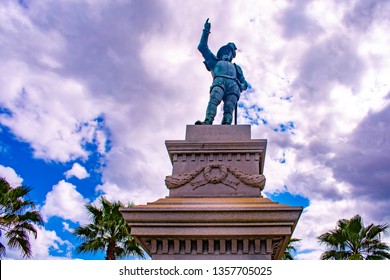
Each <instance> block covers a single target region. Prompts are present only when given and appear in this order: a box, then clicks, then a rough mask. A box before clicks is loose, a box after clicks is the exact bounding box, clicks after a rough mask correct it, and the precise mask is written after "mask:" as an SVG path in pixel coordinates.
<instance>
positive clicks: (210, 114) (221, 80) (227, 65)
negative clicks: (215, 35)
mask: <svg viewBox="0 0 390 280" xmlns="http://www.w3.org/2000/svg"><path fill="white" fill-rule="evenodd" d="M210 30H211V23H210V22H209V19H207V20H206V22H205V24H204V29H203V33H202V37H201V39H200V43H199V46H198V50H199V51H200V52H201V53H202V56H203V57H204V59H205V61H204V64H205V66H206V69H207V70H208V71H210V72H211V75H212V76H213V84H212V85H211V88H210V100H209V103H208V105H207V110H206V117H205V120H204V121H203V122H202V121H197V122H196V123H195V124H196V125H211V124H213V121H214V117H215V115H216V114H217V107H218V105H219V104H220V103H221V101H223V119H222V124H227V125H229V124H231V123H232V120H233V111H234V109H235V108H236V110H237V107H236V105H237V101H238V100H239V99H240V93H241V92H242V91H243V90H246V89H247V88H248V83H247V82H246V81H245V78H244V74H243V72H242V69H241V67H240V66H238V65H237V64H235V63H233V62H232V60H233V58H235V57H236V50H237V47H236V45H235V44H234V43H228V44H226V45H225V46H222V47H221V48H220V49H219V50H218V52H217V55H214V54H213V53H212V52H211V51H210V49H209V47H208V38H209V34H210Z"/></svg>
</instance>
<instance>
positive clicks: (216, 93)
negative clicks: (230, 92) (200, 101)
mask: <svg viewBox="0 0 390 280" xmlns="http://www.w3.org/2000/svg"><path fill="white" fill-rule="evenodd" d="M223 93H224V91H223V89H222V87H220V86H214V87H213V88H212V90H211V92H210V100H209V104H208V105H207V110H206V119H205V120H204V124H212V123H213V121H214V118H215V115H216V114H217V107H218V105H219V104H220V103H221V101H222V97H223Z"/></svg>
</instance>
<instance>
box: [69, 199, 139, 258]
mask: <svg viewBox="0 0 390 280" xmlns="http://www.w3.org/2000/svg"><path fill="white" fill-rule="evenodd" d="M100 202H101V207H100V208H98V207H96V206H94V205H92V204H86V205H85V207H86V208H87V210H88V212H89V214H90V217H91V219H92V223H90V224H88V225H85V226H80V227H78V228H77V229H76V230H74V232H73V233H74V234H75V235H77V237H78V238H79V239H81V240H82V243H81V244H80V245H79V246H78V247H77V248H76V252H77V253H86V252H90V253H97V252H99V251H105V252H106V257H105V258H106V260H115V259H117V258H124V257H126V256H129V255H136V256H140V257H143V256H144V251H143V250H142V249H141V247H140V246H139V245H138V244H137V242H136V241H135V240H134V238H133V237H132V236H131V235H130V227H129V225H128V224H127V222H126V221H125V219H124V218H123V216H122V214H121V213H120V212H119V208H121V207H124V205H123V204H122V203H121V202H119V201H118V202H113V203H111V202H109V201H108V200H107V199H106V198H105V197H104V196H102V197H101V199H100ZM129 206H130V207H131V206H132V205H129Z"/></svg>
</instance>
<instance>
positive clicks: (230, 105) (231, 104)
mask: <svg viewBox="0 0 390 280" xmlns="http://www.w3.org/2000/svg"><path fill="white" fill-rule="evenodd" d="M237 99H238V97H237V95H235V94H229V95H227V96H225V98H224V101H223V119H222V124H232V120H233V110H234V108H235V107H236V104H237Z"/></svg>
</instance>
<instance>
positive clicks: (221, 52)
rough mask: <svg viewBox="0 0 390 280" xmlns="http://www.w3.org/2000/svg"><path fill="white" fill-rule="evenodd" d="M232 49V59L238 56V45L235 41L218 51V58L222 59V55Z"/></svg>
mask: <svg viewBox="0 0 390 280" xmlns="http://www.w3.org/2000/svg"><path fill="white" fill-rule="evenodd" d="M229 50H230V51H231V53H232V57H231V59H230V61H231V60H232V59H233V58H235V57H236V50H237V47H236V45H235V44H234V43H231V42H230V43H227V44H226V45H225V46H222V47H221V48H220V49H219V50H218V52H217V57H218V59H222V56H223V55H224V54H225V53H226V52H227V51H229Z"/></svg>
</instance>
